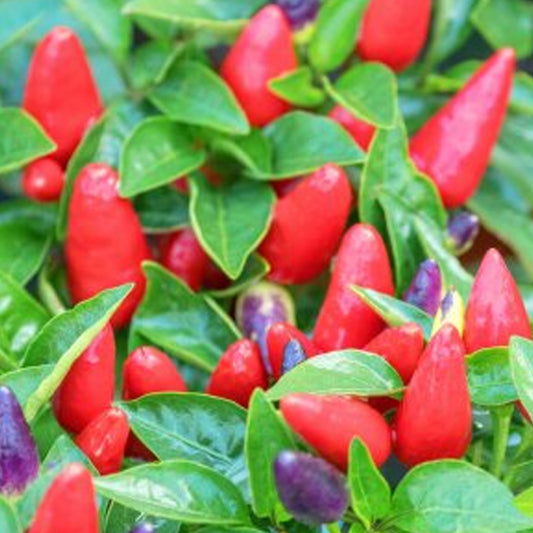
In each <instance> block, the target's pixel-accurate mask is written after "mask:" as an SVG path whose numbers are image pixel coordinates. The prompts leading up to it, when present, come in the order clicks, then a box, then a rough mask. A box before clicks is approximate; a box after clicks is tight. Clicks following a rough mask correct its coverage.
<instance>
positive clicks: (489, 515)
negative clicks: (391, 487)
mask: <svg viewBox="0 0 533 533" xmlns="http://www.w3.org/2000/svg"><path fill="white" fill-rule="evenodd" d="M387 522H388V523H390V524H393V525H396V526H398V527H400V528H401V529H402V531H407V532H409V533H420V532H421V531H423V532H424V533H463V532H466V531H468V533H501V532H502V531H505V533H513V532H515V531H521V530H523V529H527V528H528V527H533V521H532V520H530V519H528V518H527V517H525V516H524V515H522V514H521V513H519V512H518V510H517V509H516V508H515V507H514V506H513V495H512V493H511V492H510V491H509V489H508V488H507V487H506V486H505V485H503V484H502V483H500V482H499V481H498V480H497V479H496V478H494V477H493V476H491V475H490V474H488V473H487V472H485V471H484V470H481V469H479V468H476V467H474V466H472V465H470V464H468V463H465V462H462V461H452V460H447V461H438V462H433V463H426V464H423V465H420V466H418V467H416V468H414V469H413V470H411V471H410V472H409V473H408V474H407V476H405V477H404V478H403V480H402V482H401V483H400V485H399V486H398V488H397V489H396V492H395V493H394V496H393V498H392V510H391V513H390V514H389V516H388V517H387Z"/></svg>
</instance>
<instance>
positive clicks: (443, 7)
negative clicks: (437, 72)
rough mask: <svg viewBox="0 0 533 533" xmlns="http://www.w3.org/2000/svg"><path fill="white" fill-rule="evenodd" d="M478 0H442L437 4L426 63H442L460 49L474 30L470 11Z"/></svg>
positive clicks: (429, 65)
mask: <svg viewBox="0 0 533 533" xmlns="http://www.w3.org/2000/svg"><path fill="white" fill-rule="evenodd" d="M476 1H477V0H440V1H439V2H437V3H436V4H435V16H434V18H433V30H432V32H431V40H430V43H429V47H428V50H427V52H426V58H425V61H424V64H425V66H426V68H430V67H431V66H433V65H436V64H438V63H440V62H441V61H442V60H444V59H446V58H447V57H448V56H449V55H451V54H453V53H454V52H455V51H456V50H458V49H459V48H460V47H461V46H462V45H463V44H464V42H465V41H466V39H467V38H468V36H469V35H470V33H471V32H472V26H471V25H470V23H469V18H470V13H471V11H472V8H473V7H474V5H475V3H476Z"/></svg>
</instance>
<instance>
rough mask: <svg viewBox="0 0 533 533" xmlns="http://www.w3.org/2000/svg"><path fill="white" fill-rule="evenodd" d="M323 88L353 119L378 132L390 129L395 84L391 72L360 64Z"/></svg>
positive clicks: (394, 118)
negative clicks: (368, 123) (367, 123)
mask: <svg viewBox="0 0 533 533" xmlns="http://www.w3.org/2000/svg"><path fill="white" fill-rule="evenodd" d="M325 81H326V88H327V90H328V93H329V94H330V96H331V97H332V98H333V100H335V101H336V102H337V103H338V104H340V105H341V106H342V107H344V108H346V109H347V110H349V111H350V112H351V113H353V114H354V115H355V116H357V117H358V118H360V119H361V120H364V121H366V122H370V123H371V124H374V125H376V126H378V127H380V128H389V127H391V126H393V125H394V122H395V120H396V115H397V109H398V104H397V99H398V86H397V85H398V84H397V82H396V78H395V76H394V74H393V72H392V71H391V70H390V69H388V68H387V67H386V66H385V65H382V64H381V63H360V64H358V65H355V66H353V67H352V68H351V69H350V70H348V71H346V72H345V73H344V74H342V76H341V77H340V78H339V79H338V80H337V81H336V82H335V84H334V85H331V84H330V83H329V82H328V81H327V78H325Z"/></svg>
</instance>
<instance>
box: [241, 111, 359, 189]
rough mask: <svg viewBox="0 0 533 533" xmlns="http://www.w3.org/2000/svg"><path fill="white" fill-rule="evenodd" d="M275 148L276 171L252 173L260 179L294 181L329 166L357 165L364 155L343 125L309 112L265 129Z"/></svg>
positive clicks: (284, 117)
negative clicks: (286, 179)
mask: <svg viewBox="0 0 533 533" xmlns="http://www.w3.org/2000/svg"><path fill="white" fill-rule="evenodd" d="M264 133H265V136H266V137H267V140H268V141H270V144H271V146H272V161H273V165H272V170H271V171H270V172H268V171H266V170H265V171H263V172H261V173H256V172H249V174H250V176H251V177H254V178H257V179H283V178H293V177H295V176H299V175H301V174H308V173H310V172H313V171H314V170H316V169H318V168H320V167H321V166H323V165H325V164H326V163H336V164H338V165H341V166H346V165H356V164H358V163H361V162H362V161H364V159H365V155H364V153H363V152H362V151H361V149H360V148H359V147H358V146H357V144H355V142H354V141H353V139H352V138H351V137H350V136H349V135H348V134H347V133H346V132H345V131H344V130H343V129H342V127H341V126H339V124H337V123H336V122H334V121H333V120H330V119H328V118H326V117H322V116H318V115H313V114H311V113H307V112H305V111H293V112H292V113H287V114H286V115H284V116H282V117H281V118H279V119H277V120H275V121H274V122H272V123H271V124H269V125H268V126H267V127H266V128H265V130H264Z"/></svg>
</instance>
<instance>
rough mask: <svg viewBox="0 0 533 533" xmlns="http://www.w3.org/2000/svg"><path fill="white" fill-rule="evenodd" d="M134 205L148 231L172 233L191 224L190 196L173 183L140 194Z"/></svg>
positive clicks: (144, 227) (145, 229)
mask: <svg viewBox="0 0 533 533" xmlns="http://www.w3.org/2000/svg"><path fill="white" fill-rule="evenodd" d="M133 205H134V207H135V211H136V212H137V215H139V219H140V221H141V224H142V227H143V229H144V231H145V232H146V233H170V232H172V231H175V230H177V229H180V228H183V227H184V226H188V225H189V198H188V197H187V196H185V195H184V194H182V193H181V192H179V191H178V190H177V189H176V188H175V187H173V186H172V185H170V186H168V187H159V188H157V189H154V190H152V191H148V192H145V193H143V194H139V195H138V196H136V197H135V198H134V200H133Z"/></svg>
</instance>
